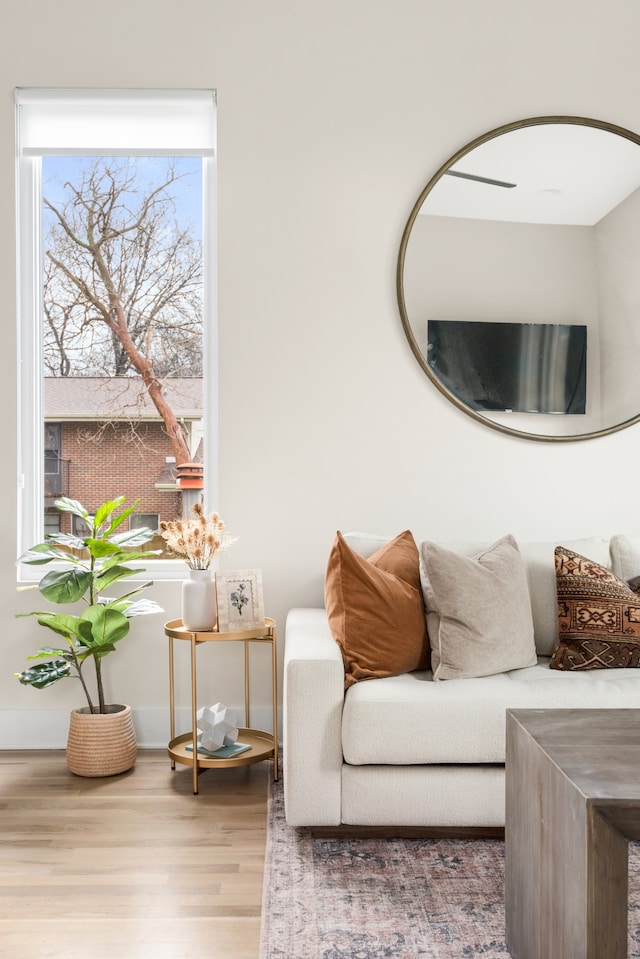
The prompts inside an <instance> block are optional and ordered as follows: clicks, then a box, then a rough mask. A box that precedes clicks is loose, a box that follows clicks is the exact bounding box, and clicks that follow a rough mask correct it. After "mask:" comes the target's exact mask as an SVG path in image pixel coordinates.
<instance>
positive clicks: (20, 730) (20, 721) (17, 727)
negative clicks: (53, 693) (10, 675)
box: [0, 707, 273, 749]
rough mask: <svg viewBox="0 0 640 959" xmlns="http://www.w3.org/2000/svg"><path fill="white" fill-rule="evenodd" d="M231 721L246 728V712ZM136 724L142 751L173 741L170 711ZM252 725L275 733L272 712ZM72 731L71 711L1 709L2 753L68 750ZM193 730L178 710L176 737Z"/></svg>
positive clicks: (142, 715)
mask: <svg viewBox="0 0 640 959" xmlns="http://www.w3.org/2000/svg"><path fill="white" fill-rule="evenodd" d="M230 713H231V716H230V718H231V721H232V722H235V723H237V725H239V726H244V724H245V722H244V709H243V708H242V707H239V708H232V709H231V710H230ZM133 722H134V726H135V730H136V737H137V740H138V746H139V747H140V748H141V749H165V748H166V746H167V743H168V741H169V734H170V727H169V711H168V709H166V708H154V707H149V708H141V709H134V710H133ZM251 725H252V726H253V727H254V728H257V729H265V730H267V731H268V732H271V728H272V725H273V722H272V715H271V709H270V708H268V707H267V708H265V709H256V708H253V709H252V710H251ZM68 729H69V710H68V709H0V749H64V748H65V747H66V745H67V733H68ZM190 729H191V710H190V709H189V708H186V709H185V708H181V709H176V734H179V733H183V732H188V731H189V730H190Z"/></svg>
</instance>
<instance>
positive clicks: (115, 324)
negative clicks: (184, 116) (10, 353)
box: [43, 157, 202, 463]
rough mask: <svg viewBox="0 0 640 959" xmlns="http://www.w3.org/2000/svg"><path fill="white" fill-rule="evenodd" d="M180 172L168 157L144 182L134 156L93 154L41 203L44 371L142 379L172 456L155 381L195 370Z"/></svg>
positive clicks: (198, 322)
mask: <svg viewBox="0 0 640 959" xmlns="http://www.w3.org/2000/svg"><path fill="white" fill-rule="evenodd" d="M180 178H181V176H180V174H179V173H176V169H175V166H174V164H173V163H172V161H169V160H168V161H166V166H165V168H164V170H163V175H162V176H161V177H160V179H159V182H158V181H156V182H152V181H151V180H148V179H144V180H143V178H142V177H141V176H140V175H139V173H138V169H137V167H136V165H135V161H131V160H127V159H124V160H122V159H113V158H103V157H101V158H98V159H96V160H94V161H92V164H91V166H90V167H89V168H87V169H85V170H84V172H82V173H81V174H80V175H79V176H78V178H77V180H75V181H74V182H67V183H65V184H64V194H63V197H62V199H61V200H60V201H58V202H54V201H53V200H51V199H47V198H45V199H44V201H43V202H44V206H45V208H46V210H48V211H49V216H47V218H46V219H47V221H48V229H47V233H46V241H45V255H46V263H45V268H44V315H45V367H46V369H47V371H48V372H49V374H50V375H52V376H73V375H84V376H87V375H91V376H97V375H102V376H127V375H132V374H137V375H138V376H140V377H141V379H142V383H143V384H144V388H145V389H146V391H147V393H148V395H149V397H150V399H151V400H152V402H153V404H154V405H155V407H156V409H157V411H158V413H159V415H160V416H161V418H162V419H163V421H164V424H165V428H166V431H167V434H168V436H169V438H170V440H171V444H172V447H173V451H174V454H175V456H176V461H177V462H178V463H182V462H188V460H189V459H190V453H189V447H188V444H187V440H186V435H185V431H184V429H183V427H182V426H181V424H180V423H179V421H178V419H177V417H176V415H175V413H174V411H173V409H172V408H171V406H170V404H169V403H168V402H167V400H166V398H165V396H164V395H163V391H162V379H163V378H164V377H167V376H185V375H187V376H200V375H202V364H201V355H202V354H201V342H202V302H201V288H202V253H201V245H200V242H199V240H198V239H197V238H196V237H194V235H193V231H192V230H190V229H189V228H188V226H184V225H182V224H181V223H180V222H178V220H177V218H176V203H175V198H174V195H173V194H172V190H171V188H172V186H173V185H174V184H176V183H177V182H178V180H180Z"/></svg>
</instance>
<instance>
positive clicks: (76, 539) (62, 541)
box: [47, 533, 84, 556]
mask: <svg viewBox="0 0 640 959" xmlns="http://www.w3.org/2000/svg"><path fill="white" fill-rule="evenodd" d="M47 543H57V545H58V546H66V547H68V548H69V549H84V538H83V537H82V536H76V535H75V533H51V535H50V536H47ZM68 555H69V554H68V553H67V552H65V556H68Z"/></svg>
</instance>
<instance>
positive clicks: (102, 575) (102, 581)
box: [95, 564, 143, 593]
mask: <svg viewBox="0 0 640 959" xmlns="http://www.w3.org/2000/svg"><path fill="white" fill-rule="evenodd" d="M141 572H143V570H139V569H131V567H130V566H122V565H121V564H118V565H117V566H105V567H103V568H102V570H101V571H100V572H99V573H98V575H97V576H96V581H95V588H96V592H98V593H100V592H102V590H103V589H108V587H109V586H111V584H112V583H116V582H117V581H118V580H119V579H124V578H125V577H127V576H134V575H135V574H136V573H141Z"/></svg>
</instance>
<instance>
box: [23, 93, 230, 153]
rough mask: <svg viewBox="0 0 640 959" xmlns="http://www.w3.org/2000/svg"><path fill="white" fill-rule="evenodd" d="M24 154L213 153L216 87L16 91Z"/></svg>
mask: <svg viewBox="0 0 640 959" xmlns="http://www.w3.org/2000/svg"><path fill="white" fill-rule="evenodd" d="M15 99H16V107H17V112H18V149H19V152H20V155H21V156H25V157H26V156H44V155H46V154H56V155H67V156H117V155H127V156H134V155H140V156H156V155H167V156H189V155H197V156H213V155H214V152H215V105H216V99H215V91H213V90H178V91H176V90H54V89H51V90H47V89H27V88H23V89H17V90H16V92H15Z"/></svg>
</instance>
